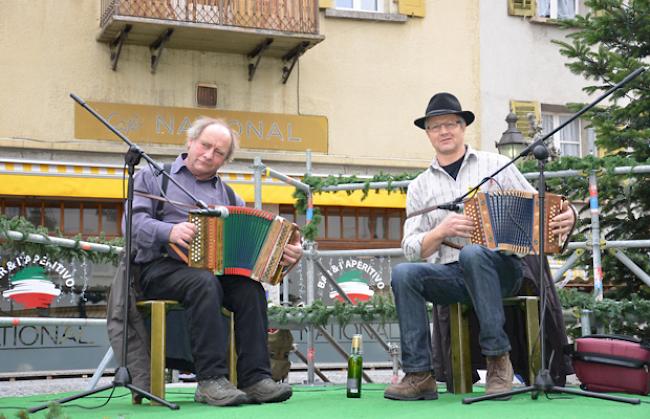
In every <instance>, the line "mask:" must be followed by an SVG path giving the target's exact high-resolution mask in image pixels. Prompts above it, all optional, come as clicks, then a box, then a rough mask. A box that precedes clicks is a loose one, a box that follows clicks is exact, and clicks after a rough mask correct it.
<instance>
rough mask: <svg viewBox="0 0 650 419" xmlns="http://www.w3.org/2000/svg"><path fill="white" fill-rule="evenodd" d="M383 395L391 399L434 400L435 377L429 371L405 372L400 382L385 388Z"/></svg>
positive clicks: (436, 393) (436, 392)
mask: <svg viewBox="0 0 650 419" xmlns="http://www.w3.org/2000/svg"><path fill="white" fill-rule="evenodd" d="M384 397H385V398H387V399H392V400H436V399H437V398H438V387H437V385H436V379H435V378H434V376H433V374H432V373H431V371H422V372H407V373H406V375H405V376H404V378H402V382H401V383H399V384H391V385H389V386H388V387H387V388H386V390H385V391H384Z"/></svg>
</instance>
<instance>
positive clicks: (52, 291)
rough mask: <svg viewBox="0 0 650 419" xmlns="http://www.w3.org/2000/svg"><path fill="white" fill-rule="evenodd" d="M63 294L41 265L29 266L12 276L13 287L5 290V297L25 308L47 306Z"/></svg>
mask: <svg viewBox="0 0 650 419" xmlns="http://www.w3.org/2000/svg"><path fill="white" fill-rule="evenodd" d="M59 294H61V290H60V289H57V288H56V287H55V286H54V284H53V283H52V281H50V280H49V279H48V278H47V276H45V271H44V270H43V268H41V267H40V266H28V267H27V268H24V269H22V270H21V271H19V272H17V273H15V274H14V275H13V276H12V278H11V288H10V289H8V290H6V291H4V292H3V293H2V295H3V296H4V297H5V298H9V299H11V300H14V301H15V302H17V303H19V304H21V305H22V306H23V307H25V308H47V307H49V306H50V304H51V303H52V300H54V298H55V297H58V296H59Z"/></svg>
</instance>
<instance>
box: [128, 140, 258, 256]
mask: <svg viewBox="0 0 650 419" xmlns="http://www.w3.org/2000/svg"><path fill="white" fill-rule="evenodd" d="M186 157H187V154H186V153H183V154H181V155H179V156H178V157H177V158H176V160H175V161H174V163H173V164H172V167H171V175H172V177H173V178H174V180H176V181H177V182H178V183H179V184H180V185H182V186H183V187H185V188H186V189H187V190H188V191H189V192H190V193H191V194H192V195H194V196H195V197H196V198H197V199H200V200H201V201H203V202H205V203H206V204H208V205H228V194H227V192H226V188H225V185H224V183H223V181H222V180H221V178H220V177H219V176H218V175H216V176H214V177H212V178H211V179H208V180H198V179H196V177H194V175H193V174H192V172H190V170H189V169H188V168H187V166H185V158H186ZM163 176H164V175H162V174H161V175H160V176H158V177H156V176H154V174H153V171H152V170H151V168H150V167H145V168H144V169H142V170H140V171H139V172H138V173H136V175H135V177H134V182H133V185H134V189H135V190H136V191H139V192H145V193H148V194H151V195H156V196H160V195H161V184H162V177H163ZM165 195H166V196H167V198H168V199H169V200H171V201H177V202H183V203H187V204H194V203H193V202H192V200H191V199H190V198H189V197H188V196H187V195H186V194H185V193H184V192H183V191H181V189H180V188H178V187H177V186H176V185H174V183H172V182H171V181H170V182H169V183H168V184H167V192H166V194H165ZM236 198H237V205H238V206H244V205H245V202H244V200H243V199H242V198H241V197H239V196H236ZM158 202H159V201H157V200H154V199H151V198H147V197H143V196H139V195H137V194H136V195H135V196H134V198H133V233H134V242H133V243H132V246H133V249H135V250H136V252H137V253H136V257H135V262H137V263H146V262H150V261H152V260H154V259H156V258H159V257H161V256H162V255H163V253H164V252H168V253H169V254H170V255H172V256H175V253H174V252H173V251H169V248H168V247H167V243H168V241H169V234H170V232H171V230H172V227H173V226H174V224H178V223H181V222H183V221H187V220H188V213H189V211H190V210H191V208H188V207H186V206H179V205H174V204H172V203H169V202H166V203H165V205H164V209H163V216H162V220H157V219H156V208H157V207H158ZM125 207H126V206H125ZM125 213H126V210H125ZM123 224H124V223H123Z"/></svg>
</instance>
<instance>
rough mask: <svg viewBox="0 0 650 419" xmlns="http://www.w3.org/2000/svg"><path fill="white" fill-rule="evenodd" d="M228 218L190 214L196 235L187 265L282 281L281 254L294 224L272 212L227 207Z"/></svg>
mask: <svg viewBox="0 0 650 419" xmlns="http://www.w3.org/2000/svg"><path fill="white" fill-rule="evenodd" d="M226 208H227V209H228V212H229V215H228V217H226V218H221V217H215V216H212V215H207V214H206V213H205V211H201V210H197V211H191V212H190V214H189V221H190V222H191V223H194V224H195V225H196V226H197V228H198V231H197V234H196V235H195V236H194V239H193V240H192V242H191V243H190V246H189V253H188V265H189V266H191V267H194V268H206V269H210V270H212V271H213V272H214V274H215V275H241V276H247V277H249V278H251V279H254V280H256V281H260V282H265V283H269V284H271V285H276V284H278V283H280V282H282V266H280V260H281V259H282V252H283V250H284V247H285V245H286V244H287V243H289V241H290V240H291V237H292V236H293V235H294V233H295V232H296V231H297V227H296V226H295V224H293V223H291V222H289V221H288V220H286V219H284V218H282V217H279V216H276V215H275V214H272V213H270V212H266V211H262V210H256V209H252V208H246V207H226Z"/></svg>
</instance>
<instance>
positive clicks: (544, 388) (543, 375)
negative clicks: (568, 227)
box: [463, 143, 641, 404]
mask: <svg viewBox="0 0 650 419" xmlns="http://www.w3.org/2000/svg"><path fill="white" fill-rule="evenodd" d="M533 155H534V156H535V158H536V159H537V167H538V168H539V179H538V183H537V192H538V199H539V273H538V286H539V301H540V304H541V307H542V308H541V310H540V313H541V317H540V328H539V330H540V353H541V357H542V363H541V368H540V370H539V371H538V372H537V376H536V377H535V382H534V383H533V384H532V385H529V386H526V387H522V388H517V389H514V390H511V391H507V392H503V393H495V394H489V395H485V396H479V397H468V398H464V399H463V404H472V403H475V402H480V401H483V400H492V399H501V398H507V397H510V396H512V395H515V394H522V393H528V392H530V393H531V395H530V397H531V398H532V399H533V400H537V398H538V397H539V394H540V393H542V392H543V393H545V394H546V393H549V392H554V393H565V394H574V395H577V396H585V397H593V398H596V399H603V400H611V401H615V402H621V403H630V404H640V403H641V400H639V399H634V398H627V397H619V396H611V395H609V394H603V393H596V392H593V391H584V390H576V389H572V388H566V387H561V386H556V385H555V383H554V382H553V378H552V377H551V373H550V370H549V369H548V368H547V366H546V352H545V347H546V342H545V333H544V317H545V315H546V286H547V283H546V282H547V281H546V278H545V275H544V272H545V269H544V266H546V253H545V252H544V244H545V235H544V233H545V232H544V218H545V215H544V214H545V212H544V199H545V195H546V192H545V190H546V179H545V178H544V167H545V165H546V160H547V159H548V149H547V148H546V145H545V144H544V143H540V144H538V145H536V146H535V147H534V148H533ZM529 362H530V360H529Z"/></svg>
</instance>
